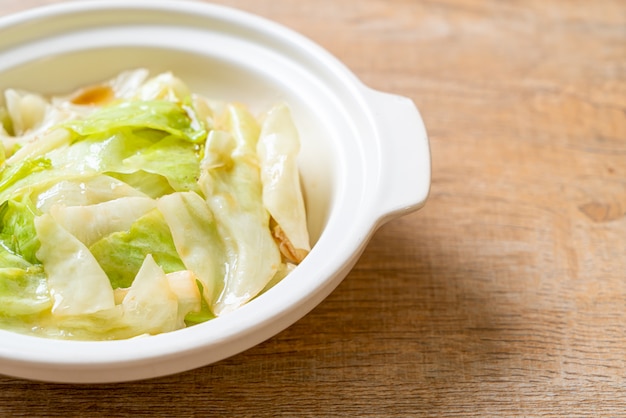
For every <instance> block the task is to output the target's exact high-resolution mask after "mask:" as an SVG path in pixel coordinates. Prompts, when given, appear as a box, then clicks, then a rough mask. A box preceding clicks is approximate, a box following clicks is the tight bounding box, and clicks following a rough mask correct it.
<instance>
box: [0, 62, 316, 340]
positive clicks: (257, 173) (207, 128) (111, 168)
mask: <svg viewBox="0 0 626 418" xmlns="http://www.w3.org/2000/svg"><path fill="white" fill-rule="evenodd" d="M0 145H1V146H0V157H1V158H0V327H2V328H5V329H9V330H14V331H17V332H26V333H31V334H34V335H39V336H44V337H51V338H68V339H95V340H102V339H120V338H131V337H135V336H141V335H149V334H157V333H161V332H169V331H173V330H175V329H179V328H182V327H185V326H189V325H192V324H196V323H199V322H203V321H207V320H210V319H212V318H215V317H217V316H220V315H225V314H226V313H228V312H231V311H233V310H235V309H237V308H239V307H240V306H241V305H243V304H245V303H246V302H248V301H249V300H251V299H253V298H255V297H256V296H258V295H259V294H260V293H262V292H264V291H265V290H267V289H269V288H270V287H271V286H273V285H275V284H276V283H277V282H278V281H280V280H281V279H282V278H284V277H285V276H286V275H287V274H289V272H291V271H292V270H293V268H294V267H295V265H297V264H298V263H299V262H300V261H302V259H303V258H304V257H305V256H306V254H308V252H309V250H310V245H309V237H308V232H307V229H306V214H305V208H304V200H303V196H302V192H301V189H300V183H299V174H298V168H297V161H296V159H297V155H298V152H299V138H298V133H297V130H296V127H295V125H294V123H293V120H292V118H291V114H290V112H289V108H288V107H287V106H286V105H284V104H278V105H276V106H275V107H273V108H272V109H270V110H269V111H268V112H267V113H266V114H265V115H264V116H263V117H259V118H257V117H255V116H253V115H252V114H251V113H250V111H249V110H247V108H245V107H244V106H242V105H239V104H231V103H222V102H218V101H214V100H209V99H208V98H206V97H204V96H202V95H199V94H194V93H191V91H190V89H189V88H188V86H187V85H186V84H185V83H184V82H183V81H181V80H180V79H178V78H176V77H175V76H174V75H172V74H171V73H163V74H159V75H157V76H155V77H152V78H149V74H148V72H147V71H146V70H144V69H138V70H132V71H127V72H123V73H121V74H119V75H118V76H117V77H115V78H113V79H111V80H108V81H105V82H103V83H101V84H98V85H94V86H87V87H83V88H80V89H79V90H76V91H74V92H71V93H70V94H67V95H63V96H55V97H45V96H43V95H40V94H36V93H33V92H27V91H21V90H15V89H9V90H6V92H5V95H4V106H0Z"/></svg>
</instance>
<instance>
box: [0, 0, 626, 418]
mask: <svg viewBox="0 0 626 418" xmlns="http://www.w3.org/2000/svg"><path fill="white" fill-rule="evenodd" d="M58 2H60V1H58V0H48V1H43V0H24V1H19V2H18V1H16V0H8V1H7V0H2V1H1V2H0V14H7V13H10V12H14V11H17V10H22V9H26V8H30V7H34V6H37V5H42V4H46V3H58ZM217 3H222V4H225V5H228V6H233V7H237V8H240V9H244V10H247V11H250V12H253V13H256V14H260V15H262V16H266V17H268V18H271V19H273V20H276V21H278V22H280V23H282V24H285V25H286V26H289V27H291V28H293V29H296V30H298V31H300V32H301V33H303V34H305V35H306V36H308V37H310V38H311V39H313V40H314V41H316V42H318V43H319V44H321V45H322V46H324V47H325V48H327V49H328V50H329V51H331V52H332V53H334V54H335V55H336V56H338V57H339V58H340V59H341V60H342V61H344V62H345V63H346V64H347V65H348V66H349V67H350V68H351V69H352V70H353V71H354V72H355V73H356V74H357V75H358V76H359V77H360V78H361V79H362V80H363V81H364V82H365V83H366V84H368V85H370V86H372V87H374V88H377V89H380V90H384V91H388V92H393V93H398V94H402V95H404V96H408V97H411V98H412V99H413V100H414V101H415V103H416V104H417V105H418V107H419V108H420V110H421V112H422V114H423V116H424V119H425V123H426V126H427V128H428V131H429V134H430V139H431V146H432V159H433V181H432V192H431V196H430V199H429V201H428V204H427V206H426V207H425V208H424V209H423V210H422V211H420V212H418V213H415V214H412V215H409V216H406V217H403V218H400V219H398V220H395V221H392V222H390V223H388V224H387V225H385V226H383V227H382V228H381V229H380V230H379V231H378V232H377V233H376V235H375V236H374V237H373V239H372V241H371V243H370V244H369V246H368V248H367V250H366V251H365V253H364V254H363V256H362V258H361V260H360V261H359V263H358V264H357V265H356V267H355V269H354V270H353V271H352V273H351V274H350V275H349V276H348V277H347V278H346V280H345V281H344V282H343V283H342V284H341V285H340V286H339V288H338V289H337V290H336V291H335V292H334V293H333V294H332V295H331V296H330V297H329V298H328V299H327V300H326V301H324V302H323V303H322V304H321V305H320V306H319V307H317V308H316V309H315V310H314V311H313V312H311V313H310V314H309V315H308V316H306V317H305V318H304V319H302V320H301V321H299V322H297V323H296V324H295V325H293V326H292V327H290V328H289V329H287V330H286V331H284V332H282V333H281V334H279V335H277V336H276V337H274V338H272V339H270V340H269V341H267V342H265V343H263V344H261V345H259V346H257V347H255V348H253V349H251V350H249V351H247V352H245V353H243V354H240V355H238V356H235V357H233V358H230V359H227V360H225V361H222V362H219V363H217V364H214V365H211V366H207V367H204V368H201V369H198V370H194V371H191V372H188V373H182V374H179V375H175V376H169V377H165V378H160V379H154V380H149V381H143V382H134V383H125V384H117V385H76V386H67V385H55V384H43V383H34V382H28V381H23V380H17V379H12V378H7V377H0V415H3V416H44V415H50V416H52V415H59V416H70V415H71V416H122V415H150V416H316V417H320V416H377V417H387V416H402V417H408V416H594V417H595V416H626V3H624V2H623V1H622V0H614V1H611V0H599V1H594V2H590V1H589V2H585V1H575V0H559V1H550V2H546V1H540V0H526V1H522V0H519V1H510V2H503V1H496V0H491V1H490V0H485V1H479V0H430V1H428V0H426V1H415V0H362V1H356V0H352V1H343V2H339V1H330V0H315V1H313V0H303V1H298V2H291V1H288V0H271V1H270V0H260V1H252V0H222V1H217Z"/></svg>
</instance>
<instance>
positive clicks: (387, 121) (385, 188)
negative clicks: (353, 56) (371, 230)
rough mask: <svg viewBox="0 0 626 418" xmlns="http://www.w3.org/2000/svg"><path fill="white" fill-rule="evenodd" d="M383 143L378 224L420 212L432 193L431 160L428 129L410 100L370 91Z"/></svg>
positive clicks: (370, 100)
mask: <svg viewBox="0 0 626 418" xmlns="http://www.w3.org/2000/svg"><path fill="white" fill-rule="evenodd" d="M368 90H369V91H368V93H367V96H366V97H367V101H368V103H369V105H370V107H371V109H372V110H373V112H374V113H375V114H374V117H375V119H374V120H375V121H376V122H375V124H376V126H377V128H378V135H379V138H380V141H381V144H382V146H381V148H380V153H381V155H380V159H381V172H380V173H381V174H380V176H381V177H380V183H379V184H380V185H381V187H380V189H379V191H378V197H377V199H378V200H377V208H378V210H379V213H378V219H379V224H383V223H385V222H387V221H389V220H391V219H393V218H396V217H399V216H401V215H404V214H407V213H409V212H413V211H416V210H418V209H420V208H421V207H422V206H424V204H425V203H426V199H427V197H428V193H429V192H430V176H431V161H430V147H429V144H428V136H427V134H426V128H425V127H424V123H423V121H422V117H421V116H420V113H419V111H418V110H417V107H416V106H415V104H414V103H413V101H412V100H411V99H409V98H406V97H403V96H398V95H394V94H389V93H383V92H380V91H376V90H371V89H368Z"/></svg>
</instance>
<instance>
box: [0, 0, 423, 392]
mask: <svg viewBox="0 0 626 418" xmlns="http://www.w3.org/2000/svg"><path fill="white" fill-rule="evenodd" d="M135 67H146V68H149V69H151V70H153V71H154V72H157V71H167V70H171V71H173V72H174V73H175V74H177V75H178V76H180V77H181V78H182V79H183V80H184V81H186V82H187V83H188V84H189V85H190V86H191V88H192V90H196V91H199V92H202V93H204V94H206V95H207V96H210V97H215V98H221V99H225V100H238V101H241V102H244V103H247V104H249V105H250V106H251V107H252V109H253V110H258V111H260V110H263V109H265V108H267V107H268V106H269V105H271V104H273V103H275V102H277V101H280V100H285V101H287V102H288V103H289V104H290V106H291V107H292V110H293V114H294V118H295V120H296V123H297V124H298V128H299V130H300V133H301V136H302V153H301V158H300V167H301V173H302V179H303V180H302V181H303V187H304V193H305V196H306V204H307V209H308V214H309V228H310V232H311V236H312V240H313V243H314V247H313V249H312V251H311V253H310V254H309V256H308V257H307V258H306V259H305V260H304V261H303V262H302V264H300V266H298V267H297V269H296V270H295V271H294V272H293V273H292V274H291V275H290V276H288V277H287V278H286V279H285V280H283V281H282V282H281V283H279V284H278V285H277V286H276V287H274V288H272V289H271V290H270V291H269V292H267V293H265V294H263V295H261V296H260V297H258V298H257V299H255V300H253V301H251V302H249V303H248V304H247V305H245V306H244V307H242V308H240V309H239V310H237V311H235V312H233V313H231V314H228V315H225V316H222V317H220V318H218V319H215V320H212V321H209V322H207V323H204V324H200V325H196V326H193V327H190V328H187V329H183V330H179V331H175V332H171V333H167V334H161V335H156V336H151V337H146V338H138V339H131V340H123V341H107V342H81V341H57V340H48V339H43V338H38V337H31V336H25V335H19V334H15V333H11V332H7V331H0V374H5V375H10V376H17V377H22V378H27V379H36V380H44V381H56V382H113V381H127V380H135V379H143V378H150V377H156V376H162V375H166V374H171V373H177V372H181V371H184V370H189V369H192V368H196V367H200V366H203V365H206V364H209V363H212V362H215V361H218V360H221V359H223V358H226V357H228V356H231V355H234V354H236V353H239V352H241V351H243V350H246V349H248V348H250V347H252V346H254V345H256V344H258V343H260V342H262V341H264V340H266V339H268V338H270V337H271V336H273V335H275V334H277V333H278V332H280V331H281V330H283V329H285V328H286V327H288V326H289V325H291V324H293V323H294V322H295V321H297V320H298V319H300V318H301V317H302V316H304V315H305V314H306V313H308V312H309V311H310V310H311V309H313V308H314V307H315V306H316V305H317V304H318V303H320V302H321V301H322V300H323V299H324V298H325V297H326V296H327V295H328V294H329V293H330V292H331V291H332V290H333V289H334V288H335V287H336V286H337V285H338V284H339V283H340V281H341V280H342V279H343V278H344V277H345V276H346V274H347V273H348V272H349V271H350V269H351V268H352V266H353V265H354V263H355V262H356V261H357V258H358V257H359V255H360V254H361V252H362V251H363V249H364V248H365V246H366V244H367V242H368V240H369V238H370V236H371V235H372V233H373V232H374V231H375V230H376V228H377V227H378V226H380V225H381V224H382V223H384V222H386V221H387V220H390V219H392V218H394V217H397V216H400V215H402V214H405V213H408V212H410V211H414V210H416V209H418V208H420V207H421V206H422V205H423V204H424V202H425V200H426V197H427V195H428V191H429V187H430V155H429V147H428V139H427V136H426V132H425V129H424V126H423V123H422V120H421V118H420V115H419V113H418V111H417V109H416V108H415V106H414V105H413V103H412V102H411V101H410V100H409V99H406V98H403V97H398V96H394V95H389V94H385V93H381V92H377V91H373V90H371V89H369V88H367V87H365V86H364V85H362V84H361V83H360V82H359V81H358V80H357V78H356V77H355V76H354V75H353V74H352V73H351V72H350V71H349V70H348V69H346V68H345V67H344V66H343V65H342V64H341V63H340V62H339V61H337V60H336V59H335V58H333V57H332V56H331V55H330V54H329V53H327V52H326V51H325V50H323V49H322V48H320V47H319V46H317V45H315V44H314V43H312V42H311V41H309V40H307V39H305V38H304V37H302V36H300V35H298V34H296V33H294V32H292V31H290V30H288V29H286V28H284V27H282V26H279V25H277V24H275V23H272V22H270V21H268V20H265V19H263V18H259V17H256V16H252V15H250V14H247V13H243V12H240V11H236V10H232V9H229V8H224V7H219V6H212V5H207V4H204V3H192V2H181V1H169V2H168V1H165V2H159V1H151V2H147V1H141V0H140V1H136V0H124V1H121V2H120V1H90V2H76V3H64V4H61V5H57V6H52V7H45V8H41V9H36V10H31V11H27V12H24V13H20V14H17V15H13V16H8V17H4V18H2V19H0V90H4V89H6V88H7V87H21V88H24V89H29V90H33V91H37V92H45V93H59V92H65V91H68V90H70V89H73V88H76V87H78V86H80V85H84V84H87V83H90V82H96V81H100V80H103V79H106V78H109V77H111V76H113V75H115V74H116V73H117V72H118V71H121V70H124V69H129V68H135ZM416 239H419V237H418V236H417V235H416Z"/></svg>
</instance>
